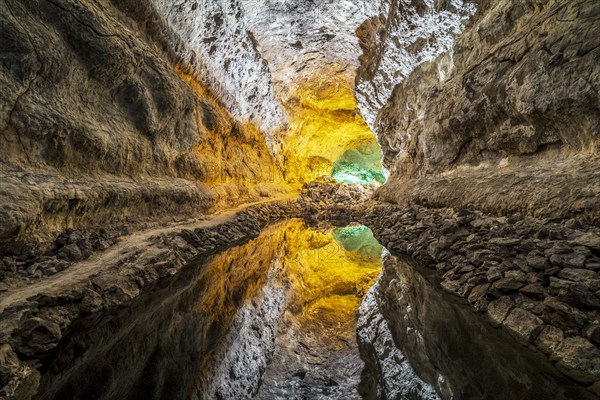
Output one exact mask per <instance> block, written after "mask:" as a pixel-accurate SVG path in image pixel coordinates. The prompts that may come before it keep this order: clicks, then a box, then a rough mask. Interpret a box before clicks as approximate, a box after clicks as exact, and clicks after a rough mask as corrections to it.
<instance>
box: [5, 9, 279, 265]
mask: <svg viewBox="0 0 600 400" xmlns="http://www.w3.org/2000/svg"><path fill="white" fill-rule="evenodd" d="M0 11H1V12H0V22H1V23H0V25H1V28H0V42H1V43H2V45H1V46H2V58H1V65H0V66H1V68H0V82H1V84H2V88H3V90H2V92H1V93H0V138H1V140H2V143H3V146H2V147H1V149H0V160H1V162H0V179H1V180H2V185H1V186H0V199H1V202H2V204H3V207H2V210H0V219H2V221H3V224H2V226H1V227H0V242H1V243H3V246H2V253H6V252H13V253H17V254H22V253H27V252H31V251H39V249H36V248H35V247H34V248H33V249H32V247H31V246H37V242H43V243H48V242H49V241H50V240H51V239H52V237H53V236H54V235H56V234H58V233H60V232H61V231H64V230H65V229H67V228H70V227H79V228H87V227H95V228H97V227H98V226H99V225H102V226H103V227H107V226H113V227H114V226H116V224H122V223H130V224H132V223H140V222H141V221H143V220H146V221H147V220H151V221H153V223H160V222H165V221H170V220H173V219H182V218H184V217H188V216H190V215H194V214H198V213H201V212H206V211H208V210H209V209H210V208H211V207H212V206H214V205H215V203H216V202H217V201H218V200H221V198H222V197H228V199H232V198H233V199H235V198H236V197H237V199H236V200H237V201H241V200H244V199H248V198H252V197H254V198H258V193H257V191H253V190H251V189H248V188H247V187H246V188H245V187H244V185H245V184H246V183H247V182H249V181H250V182H253V183H257V182H256V181H257V180H260V181H263V182H267V181H268V180H269V179H267V176H271V179H270V182H273V183H276V182H277V180H278V179H277V177H278V176H279V177H280V176H281V175H280V173H279V172H278V170H277V168H276V167H275V164H274V160H273V159H272V157H271V155H270V153H269V151H268V149H267V147H266V145H265V143H264V137H263V136H262V134H261V133H260V132H258V133H257V132H256V130H257V129H256V128H254V129H251V128H250V127H245V126H241V125H240V124H239V123H237V122H236V121H235V120H233V119H232V117H231V116H230V115H229V114H228V113H227V111H226V110H224V109H222V107H221V106H220V105H219V104H218V102H216V100H214V98H213V97H212V96H211V94H210V93H209V92H207V91H206V90H204V89H203V88H202V87H201V86H200V85H196V86H194V82H193V81H192V80H191V79H188V77H186V76H185V74H184V72H182V71H181V70H178V71H176V68H175V64H176V63H178V62H179V59H178V58H177V57H176V55H175V54H174V52H173V47H175V45H176V44H177V43H175V42H174V41H173V40H172V38H171V36H169V34H170V31H169V30H168V28H167V27H166V26H164V25H161V23H160V21H159V18H158V15H157V14H156V13H155V11H154V10H153V9H152V7H150V6H149V5H148V3H146V2H135V3H133V2H129V1H125V2H114V3H113V2H111V1H108V0H103V1H100V2H95V1H71V0H53V1H51V0H40V1H33V2H21V1H14V0H7V1H3V2H2V3H0ZM141 22H143V24H141ZM184 80H185V82H184ZM186 83H187V84H186ZM233 160H235V161H233ZM223 181H226V182H227V187H226V191H227V193H226V194H224V195H223V194H222V190H221V191H219V190H217V189H214V190H211V189H213V188H210V189H209V187H208V185H207V184H210V185H211V186H213V187H214V186H217V185H219V184H222V183H223ZM236 185H237V186H236ZM73 250H74V252H70V254H65V258H69V257H75V258H77V257H78V256H77V254H76V253H77V251H76V250H75V249H73Z"/></svg>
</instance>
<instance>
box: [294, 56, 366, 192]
mask: <svg viewBox="0 0 600 400" xmlns="http://www.w3.org/2000/svg"><path fill="white" fill-rule="evenodd" d="M353 79H354V78H353V75H352V74H349V73H347V72H346V71H345V69H344V68H341V67H340V66H337V65H332V66H330V67H328V68H326V69H324V70H321V71H319V72H318V73H316V74H315V75H313V76H312V77H311V78H310V79H307V80H303V81H300V82H299V83H298V87H297V88H296V89H294V90H292V91H291V92H289V93H288V95H287V98H286V99H284V100H283V105H284V107H285V108H286V110H287V112H288V115H289V130H288V132H287V135H286V136H285V138H284V141H283V149H284V152H283V154H284V166H285V178H286V179H287V180H289V181H291V182H297V183H304V182H309V181H312V180H314V179H315V178H318V177H320V176H324V175H330V174H331V170H332V168H333V163H334V162H335V161H336V160H337V159H339V158H340V157H341V156H342V154H344V152H345V151H346V150H349V149H356V148H361V147H368V146H371V145H376V139H375V137H374V135H373V133H372V132H371V130H370V129H369V127H368V126H367V124H366V123H365V121H364V119H363V118H362V116H361V115H360V113H359V112H358V109H357V105H356V100H355V98H354V90H353V85H354V82H353Z"/></svg>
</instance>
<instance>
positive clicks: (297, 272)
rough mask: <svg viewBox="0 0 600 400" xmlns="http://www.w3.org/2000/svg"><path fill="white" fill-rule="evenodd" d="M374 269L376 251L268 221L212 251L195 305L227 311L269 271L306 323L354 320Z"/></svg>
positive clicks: (294, 225)
mask: <svg viewBox="0 0 600 400" xmlns="http://www.w3.org/2000/svg"><path fill="white" fill-rule="evenodd" d="M273 265H279V266H282V267H283V268H273V267H272V266H273ZM269 270H270V271H269ZM380 271H381V257H380V255H377V254H374V253H373V252H364V253H363V252H361V251H360V250H357V251H355V252H354V251H348V250H346V249H345V248H344V247H343V246H342V245H341V244H339V243H338V242H337V241H336V240H334V237H333V234H332V232H327V231H315V230H313V229H309V228H306V227H305V226H304V223H303V222H302V221H298V220H292V221H288V222H283V223H280V224H276V225H271V226H269V227H267V228H265V229H264V230H263V232H262V233H261V235H260V236H259V237H258V238H257V239H255V240H253V241H252V242H250V243H248V244H247V245H245V246H241V247H239V248H235V249H230V250H227V251H225V252H223V253H220V254H218V255H216V256H215V258H214V259H213V261H212V262H211V264H210V265H209V266H207V267H206V268H205V272H204V277H203V280H206V281H207V282H210V284H209V285H208V286H207V288H206V292H205V293H203V294H202V296H203V301H202V303H201V305H199V306H198V308H197V310H198V312H201V313H204V314H207V315H214V314H215V310H229V313H228V314H233V310H231V309H230V307H239V306H241V304H242V303H243V302H246V301H251V300H252V299H253V298H254V297H255V296H256V295H257V293H258V291H259V290H260V288H261V287H262V286H263V285H264V283H265V281H266V279H267V276H269V275H271V277H272V278H273V277H274V279H275V280H276V282H278V284H277V285H276V286H279V287H282V288H283V287H285V288H287V289H288V306H287V310H288V311H289V312H291V313H292V314H294V315H296V316H297V317H298V318H301V319H302V320H303V321H305V322H307V323H311V324H316V325H320V324H324V325H327V326H328V327H329V328H331V326H332V325H334V326H335V325H336V324H338V323H339V324H342V323H343V324H345V323H348V321H349V322H352V321H353V320H354V318H353V315H354V313H355V312H356V310H357V309H358V307H359V305H360V302H361V299H362V297H363V296H364V295H365V294H366V292H367V291H368V289H369V288H370V287H371V286H372V285H373V283H374V282H375V280H376V279H377V276H378V275H379V272H380ZM273 274H274V275H273ZM233 293H237V294H238V295H237V296H238V298H237V303H236V304H235V305H232V304H228V302H229V301H230V300H231V296H232V295H233ZM224 322H225V321H224Z"/></svg>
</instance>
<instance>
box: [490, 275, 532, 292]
mask: <svg viewBox="0 0 600 400" xmlns="http://www.w3.org/2000/svg"><path fill="white" fill-rule="evenodd" d="M523 286H525V283H524V282H523V281H520V280H517V279H513V278H502V279H500V280H499V281H496V282H494V288H496V289H498V290H500V291H501V292H506V293H508V292H515V291H517V290H519V289H520V288H522V287H523Z"/></svg>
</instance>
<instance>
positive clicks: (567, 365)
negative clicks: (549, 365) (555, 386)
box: [552, 336, 600, 384]
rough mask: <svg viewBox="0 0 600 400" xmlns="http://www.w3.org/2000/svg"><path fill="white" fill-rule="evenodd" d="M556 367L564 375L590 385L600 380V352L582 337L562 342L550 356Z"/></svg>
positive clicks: (570, 338)
mask: <svg viewBox="0 0 600 400" xmlns="http://www.w3.org/2000/svg"><path fill="white" fill-rule="evenodd" d="M552 359H553V360H554V361H556V367H557V368H558V369H559V370H560V371H561V372H562V373H564V374H565V375H567V376H570V377H571V378H573V379H575V380H577V381H579V382H582V383H585V384H592V383H594V382H596V381H598V380H600V350H599V349H598V348H597V347H596V346H594V345H593V344H591V343H590V342H589V341H588V340H587V339H584V338H582V337H579V336H576V337H569V338H566V339H565V340H563V342H562V343H561V344H560V346H558V348H557V349H556V350H555V351H554V353H553V354H552Z"/></svg>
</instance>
